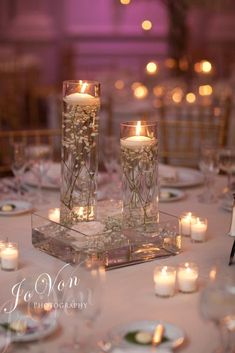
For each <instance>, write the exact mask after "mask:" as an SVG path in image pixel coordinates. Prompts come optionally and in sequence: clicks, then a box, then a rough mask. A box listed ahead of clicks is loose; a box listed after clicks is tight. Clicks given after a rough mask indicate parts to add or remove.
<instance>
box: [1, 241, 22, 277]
mask: <svg viewBox="0 0 235 353" xmlns="http://www.w3.org/2000/svg"><path fill="white" fill-rule="evenodd" d="M18 263H19V250H18V244H17V243H11V242H8V243H5V247H3V248H2V251H1V268H2V270H6V271H14V270H17V269H18Z"/></svg>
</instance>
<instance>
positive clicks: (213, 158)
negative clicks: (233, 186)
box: [198, 144, 219, 204]
mask: <svg viewBox="0 0 235 353" xmlns="http://www.w3.org/2000/svg"><path fill="white" fill-rule="evenodd" d="M199 168H200V170H201V172H202V173H203V175H204V184H205V189H204V191H203V193H202V194H200V195H199V196H198V199H199V202H202V203H206V204H210V203H214V202H216V201H217V198H216V196H215V192H214V182H215V176H216V175H217V174H218V172H219V160H218V151H217V149H216V148H215V147H213V146H211V145H206V144H205V145H202V147H201V149H200V155H199Z"/></svg>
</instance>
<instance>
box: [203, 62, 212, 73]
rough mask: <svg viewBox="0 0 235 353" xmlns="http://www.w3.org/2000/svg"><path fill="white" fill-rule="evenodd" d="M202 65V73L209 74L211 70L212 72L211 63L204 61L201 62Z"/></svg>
mask: <svg viewBox="0 0 235 353" xmlns="http://www.w3.org/2000/svg"><path fill="white" fill-rule="evenodd" d="M201 65H202V72H204V73H206V74H208V73H210V72H211V70H212V65H211V63H210V62H209V61H207V60H203V61H202V62H201Z"/></svg>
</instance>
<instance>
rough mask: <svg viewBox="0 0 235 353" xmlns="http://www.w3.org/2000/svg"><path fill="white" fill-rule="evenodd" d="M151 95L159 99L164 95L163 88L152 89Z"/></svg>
mask: <svg viewBox="0 0 235 353" xmlns="http://www.w3.org/2000/svg"><path fill="white" fill-rule="evenodd" d="M153 94H154V95H155V96H156V97H161V96H162V95H163V94H164V87H162V86H155V87H153Z"/></svg>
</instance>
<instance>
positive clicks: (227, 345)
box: [200, 273, 235, 353]
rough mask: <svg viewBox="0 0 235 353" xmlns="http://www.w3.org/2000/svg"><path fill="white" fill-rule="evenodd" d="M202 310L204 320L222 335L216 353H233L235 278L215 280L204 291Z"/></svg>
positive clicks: (227, 277)
mask: <svg viewBox="0 0 235 353" xmlns="http://www.w3.org/2000/svg"><path fill="white" fill-rule="evenodd" d="M200 310H201V314H202V316H203V318H205V319H206V320H210V321H212V322H213V323H214V324H215V325H216V327H217V329H218V330H219V333H220V347H218V348H217V349H216V350H215V352H216V353H233V352H234V350H233V349H234V348H235V346H234V341H233V342H232V340H230V339H229V338H230V332H231V331H232V329H231V328H232V327H233V330H234V329H235V325H234V321H235V278H234V277H232V273H231V275H223V277H222V276H221V278H219V279H215V280H213V281H211V282H210V283H209V285H208V286H207V287H206V288H205V289H204V290H203V291H202V294H201V298H200Z"/></svg>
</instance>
